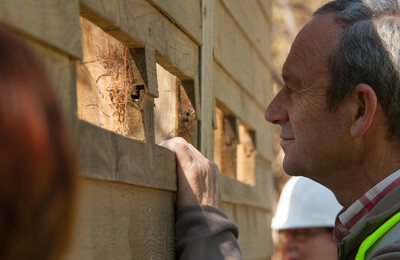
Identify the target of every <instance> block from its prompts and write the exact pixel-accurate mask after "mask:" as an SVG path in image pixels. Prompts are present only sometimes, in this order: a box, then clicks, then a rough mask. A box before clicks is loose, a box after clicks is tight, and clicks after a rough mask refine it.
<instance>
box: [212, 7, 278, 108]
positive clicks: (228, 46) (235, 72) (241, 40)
mask: <svg viewBox="0 0 400 260" xmlns="http://www.w3.org/2000/svg"><path fill="white" fill-rule="evenodd" d="M214 60H215V61H217V62H218V63H219V64H221V66H222V67H223V68H224V70H226V71H227V72H228V74H229V76H230V77H232V78H233V79H234V80H235V81H236V82H237V83H239V86H241V87H242V88H244V89H245V90H246V91H247V92H248V93H249V94H250V95H251V96H252V97H253V99H254V100H255V101H257V102H258V103H259V105H262V106H264V105H265V104H267V102H266V100H268V99H269V98H270V97H271V96H272V77H271V68H272V66H270V65H268V64H266V63H265V60H264V59H263V58H262V57H261V56H260V55H259V54H258V52H257V51H256V49H255V48H254V47H253V45H252V44H251V42H250V41H249V40H248V38H247V37H246V36H245V35H244V33H243V31H242V30H240V28H239V27H238V25H237V24H236V22H235V21H234V20H233V18H232V17H231V16H230V15H229V14H228V12H227V11H226V10H225V8H224V7H223V6H222V4H221V0H216V1H214ZM270 60H272V59H271V58H270V59H268V60H267V61H270ZM214 86H216V88H217V87H218V85H214Z"/></svg>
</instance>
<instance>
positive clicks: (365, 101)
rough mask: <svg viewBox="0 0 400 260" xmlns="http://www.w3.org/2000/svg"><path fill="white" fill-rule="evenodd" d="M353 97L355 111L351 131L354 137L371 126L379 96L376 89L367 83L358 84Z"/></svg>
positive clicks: (360, 134) (359, 135)
mask: <svg viewBox="0 0 400 260" xmlns="http://www.w3.org/2000/svg"><path fill="white" fill-rule="evenodd" d="M351 98H352V101H353V102H354V103H353V104H354V107H353V108H354V110H353V112H354V113H353V115H352V116H353V121H352V124H351V129H350V133H351V135H352V136H353V137H354V138H358V137H361V136H362V135H363V134H364V133H365V132H366V131H367V130H368V128H369V127H370V126H371V123H372V120H373V119H374V115H375V111H376V106H377V98H376V94H375V91H374V90H373V89H372V87H371V86H369V85H367V84H358V85H357V86H356V87H355V88H354V90H353V93H352V97H351Z"/></svg>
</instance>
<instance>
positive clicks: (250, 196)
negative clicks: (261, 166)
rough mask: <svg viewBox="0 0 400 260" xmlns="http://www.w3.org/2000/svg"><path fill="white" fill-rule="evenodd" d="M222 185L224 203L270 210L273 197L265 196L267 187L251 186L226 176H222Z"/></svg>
mask: <svg viewBox="0 0 400 260" xmlns="http://www.w3.org/2000/svg"><path fill="white" fill-rule="evenodd" d="M220 183H221V193H222V201H223V202H229V203H234V204H242V205H249V206H253V207H258V208H262V209H265V210H269V209H270V206H271V203H270V201H269V200H271V197H269V196H268V195H267V194H265V193H266V188H265V187H264V188H263V187H257V186H251V185H248V184H245V183H242V182H240V181H237V180H235V179H232V178H231V177H229V176H226V175H224V174H221V175H220Z"/></svg>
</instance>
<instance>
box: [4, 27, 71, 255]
mask: <svg viewBox="0 0 400 260" xmlns="http://www.w3.org/2000/svg"><path fill="white" fill-rule="evenodd" d="M67 129H68V128H67V127H66V125H65V124H64V122H63V120H62V115H61V111H60V108H59V106H58V104H57V101H56V98H55V95H54V93H53V89H52V87H51V85H50V84H49V82H48V81H47V79H46V76H45V73H44V71H43V70H42V68H41V66H40V65H39V63H38V62H37V61H36V60H35V58H34V57H33V56H32V54H31V53H30V51H29V50H28V49H27V48H26V47H25V46H24V45H23V44H22V43H21V42H20V40H18V38H17V37H16V36H14V35H12V34H11V33H10V32H9V30H8V29H6V28H4V27H0V259H56V258H58V256H59V254H60V253H61V252H62V251H63V249H64V246H65V244H66V243H65V242H66V240H67V239H68V235H69V231H70V229H71V214H72V213H71V212H72V206H73V205H72V204H73V194H74V189H75V184H76V182H75V181H76V180H75V177H76V169H77V168H76V160H75V157H74V152H73V149H72V142H71V138H70V135H69V132H68V130H67Z"/></svg>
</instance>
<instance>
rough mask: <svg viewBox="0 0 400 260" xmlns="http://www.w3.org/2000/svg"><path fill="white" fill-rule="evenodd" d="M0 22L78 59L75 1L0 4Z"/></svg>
mask: <svg viewBox="0 0 400 260" xmlns="http://www.w3.org/2000/svg"><path fill="white" fill-rule="evenodd" d="M0 21H1V22H3V23H5V24H8V25H10V26H11V27H13V28H15V29H17V30H19V31H21V32H23V33H25V34H27V35H30V36H32V37H34V38H35V39H38V40H40V41H43V42H45V43H46V44H49V45H51V46H52V47H55V48H57V49H58V50H61V51H63V52H66V53H68V54H69V55H71V56H73V57H75V58H81V57H82V51H81V40H80V37H81V35H80V29H79V5H78V0H41V1H37V0H18V1H9V0H0Z"/></svg>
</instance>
